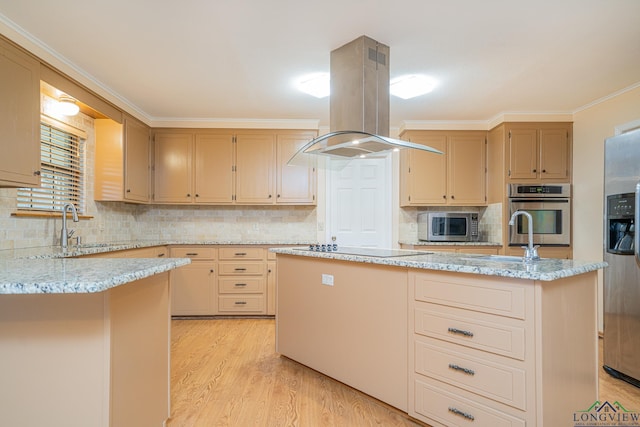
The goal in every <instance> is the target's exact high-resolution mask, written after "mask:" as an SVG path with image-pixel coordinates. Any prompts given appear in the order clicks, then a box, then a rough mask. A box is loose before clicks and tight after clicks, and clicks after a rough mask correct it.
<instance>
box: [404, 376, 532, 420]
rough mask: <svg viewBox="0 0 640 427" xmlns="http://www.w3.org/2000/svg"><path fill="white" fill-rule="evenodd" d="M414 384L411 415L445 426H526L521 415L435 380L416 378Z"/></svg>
mask: <svg viewBox="0 0 640 427" xmlns="http://www.w3.org/2000/svg"><path fill="white" fill-rule="evenodd" d="M414 386H415V400H414V405H415V412H416V414H410V415H413V416H416V418H418V419H422V420H423V421H425V422H428V423H430V424H432V420H433V421H436V422H438V423H441V424H442V425H445V426H467V425H468V426H471V425H473V426H477V427H524V426H525V425H526V423H525V421H524V420H522V419H520V418H517V417H514V416H512V415H509V414H505V413H504V412H501V411H499V410H497V409H494V408H491V407H488V406H485V405H483V404H481V403H478V402H476V401H473V400H471V399H467V398H465V397H462V396H459V395H457V394H454V393H450V392H448V391H446V390H443V389H442V388H439V387H438V386H437V382H435V381H429V380H421V379H416V380H415V381H414ZM423 417H426V418H428V419H424V418H423Z"/></svg>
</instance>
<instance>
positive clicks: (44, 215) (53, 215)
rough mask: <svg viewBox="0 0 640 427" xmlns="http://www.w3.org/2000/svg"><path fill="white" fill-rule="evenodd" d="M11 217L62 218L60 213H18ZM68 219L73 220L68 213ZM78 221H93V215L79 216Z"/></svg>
mask: <svg viewBox="0 0 640 427" xmlns="http://www.w3.org/2000/svg"><path fill="white" fill-rule="evenodd" d="M11 216H15V217H20V218H62V214H61V213H60V212H36V211H17V212H13V213H12V214H11ZM67 218H71V214H70V213H68V212H67ZM78 219H93V216H92V215H78Z"/></svg>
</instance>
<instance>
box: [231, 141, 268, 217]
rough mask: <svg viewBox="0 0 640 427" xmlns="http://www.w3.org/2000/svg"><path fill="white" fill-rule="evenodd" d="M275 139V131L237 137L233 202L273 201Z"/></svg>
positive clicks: (260, 202) (254, 202)
mask: <svg viewBox="0 0 640 427" xmlns="http://www.w3.org/2000/svg"><path fill="white" fill-rule="evenodd" d="M275 140H276V135H275V134H253V133H252V134H245V133H240V134H238V135H237V136H236V199H235V201H236V203H238V204H243V205H244V204H259V205H265V204H268V205H270V204H273V203H274V201H275V166H276V163H275V162H276V156H275Z"/></svg>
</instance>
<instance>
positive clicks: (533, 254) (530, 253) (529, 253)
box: [509, 211, 540, 261]
mask: <svg viewBox="0 0 640 427" xmlns="http://www.w3.org/2000/svg"><path fill="white" fill-rule="evenodd" d="M519 215H524V216H525V217H526V218H527V225H528V229H529V230H528V231H529V246H523V247H522V248H523V249H524V260H525V261H535V260H538V259H540V256H539V255H538V248H539V246H533V217H532V216H531V214H530V213H529V212H527V211H515V212H514V213H513V215H511V219H510V220H509V225H515V223H516V217H517V216H519Z"/></svg>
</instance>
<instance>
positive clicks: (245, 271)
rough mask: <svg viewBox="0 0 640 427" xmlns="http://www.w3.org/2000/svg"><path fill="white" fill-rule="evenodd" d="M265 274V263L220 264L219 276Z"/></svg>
mask: <svg viewBox="0 0 640 427" xmlns="http://www.w3.org/2000/svg"><path fill="white" fill-rule="evenodd" d="M266 272H267V265H266V262H264V261H263V262H221V263H219V264H218V275H219V276H262V275H264V274H266Z"/></svg>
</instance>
